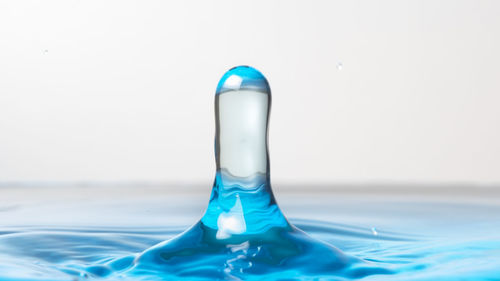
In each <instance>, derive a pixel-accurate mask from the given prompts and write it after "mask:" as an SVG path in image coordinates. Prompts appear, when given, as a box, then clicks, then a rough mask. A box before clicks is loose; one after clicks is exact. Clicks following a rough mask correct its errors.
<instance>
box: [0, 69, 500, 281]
mask: <svg viewBox="0 0 500 281" xmlns="http://www.w3.org/2000/svg"><path fill="white" fill-rule="evenodd" d="M270 108H271V90H270V87H269V83H268V81H267V80H266V78H265V77H264V76H263V75H262V74H261V73H260V72H259V71H257V70H256V69H254V68H251V67H248V66H240V67H236V68H232V69H231V70H229V71H228V72H227V73H226V74H224V75H223V77H222V78H221V81H220V82H219V84H218V86H217V91H216V95H215V125H216V137H215V162H216V175H215V181H214V184H213V188H212V193H211V195H210V200H209V203H208V206H207V207H206V210H205V212H204V214H203V215H202V216H201V219H199V221H197V222H196V223H194V224H193V225H191V226H189V227H187V226H185V225H183V226H182V227H178V226H177V225H176V224H174V221H175V220H173V221H172V222H170V221H169V220H168V219H167V217H168V216H167V215H166V213H164V212H162V211H159V210H162V207H163V206H164V205H165V204H167V201H168V200H165V201H161V202H158V201H155V200H153V198H156V197H154V196H151V195H149V194H148V195H144V193H142V191H144V189H143V187H140V186H139V187H137V189H136V190H129V192H130V193H129V197H127V196H125V198H126V199H127V200H126V203H123V202H122V205H121V208H122V211H124V212H123V213H122V212H120V211H118V210H116V209H114V208H113V207H112V206H111V205H110V204H111V203H113V202H117V201H120V200H119V198H118V197H117V196H116V195H118V194H120V193H123V192H124V191H123V190H120V189H118V188H114V189H113V188H111V190H109V189H108V191H111V194H112V195H113V196H111V197H109V198H107V199H106V200H104V201H103V202H104V206H100V207H99V208H95V206H92V204H91V203H92V202H94V200H95V199H96V198H101V199H104V198H105V197H106V196H105V194H103V192H104V189H99V188H98V187H94V188H92V189H90V197H88V196H87V197H88V198H90V202H87V201H85V202H84V204H83V205H81V206H80V208H79V209H78V211H76V210H74V209H73V210H71V208H72V207H74V206H75V203H78V201H77V202H70V201H71V200H68V196H69V197H71V194H75V193H77V194H78V192H80V195H82V190H81V189H80V190H76V189H75V188H71V187H67V188H66V189H61V190H58V192H57V193H56V196H47V195H46V194H45V193H46V192H48V191H50V189H39V190H36V189H33V188H31V189H30V188H28V189H25V190H21V191H24V192H26V194H24V193H23V194H22V195H21V196H18V197H15V196H14V200H11V201H5V202H10V204H11V205H7V206H3V208H2V209H0V212H2V213H5V215H3V216H2V217H3V218H4V219H5V220H6V221H7V222H9V221H10V223H6V222H4V223H3V224H2V228H1V229H0V278H1V279H2V280H84V279H98V278H101V279H102V278H105V279H107V280H119V279H121V280H178V279H186V280H358V279H363V280H500V279H499V276H500V239H499V234H498V230H500V226H499V217H500V216H498V215H492V214H499V212H498V205H497V203H498V201H494V200H493V202H492V201H491V195H492V194H496V193H495V192H493V193H492V194H489V195H490V196H489V197H488V196H484V194H483V197H479V199H481V200H480V203H476V205H475V208H476V210H474V212H473V211H472V210H467V207H468V204H469V205H470V202H468V201H465V202H461V201H456V200H455V201H452V202H461V203H460V204H459V206H460V207H463V208H459V209H456V208H451V209H447V210H446V211H450V210H453V211H452V213H451V214H452V217H451V218H452V221H453V220H456V219H458V222H459V223H456V221H455V223H450V222H449V221H448V220H450V217H449V216H448V215H447V214H446V213H441V212H440V211H442V209H440V208H442V207H443V206H449V201H447V200H443V198H442V197H438V198H440V200H441V201H440V203H441V205H434V206H433V205H432V200H436V197H435V196H430V197H425V198H423V199H422V198H421V199H420V200H416V199H415V198H414V197H409V198H408V197H404V196H403V197H402V198H399V200H402V201H393V202H385V201H384V200H386V199H384V200H380V198H371V197H373V193H372V194H371V196H368V195H366V194H364V193H361V194H354V199H355V200H354V204H352V205H346V206H345V208H344V209H342V210H343V211H344V212H345V211H346V210H349V209H352V208H353V207H355V209H352V210H351V212H349V213H347V216H339V215H338V214H337V213H335V212H332V211H333V210H335V207H338V206H339V205H342V203H343V204H344V205H345V202H346V201H348V200H347V199H349V197H347V198H343V201H340V202H339V201H338V198H336V196H339V194H337V193H334V192H333V193H331V190H330V189H326V191H328V192H326V193H325V190H316V191H314V190H313V189H309V190H310V193H301V198H300V200H299V201H300V204H298V205H297V206H296V207H295V208H294V209H293V210H297V211H299V212H298V214H299V216H304V215H308V214H309V216H307V219H305V220H304V219H303V220H298V219H297V220H291V221H289V220H288V219H287V218H286V217H285V215H284V213H283V212H282V211H281V209H280V207H279V206H278V204H277V202H276V199H275V197H274V194H273V190H272V188H271V180H270V162H269V157H268V154H269V149H268V145H267V142H268V124H269V112H270ZM169 190H170V191H171V192H175V191H176V190H178V189H177V187H175V186H173V187H170V188H169ZM301 190H308V189H307V186H304V187H302V188H301ZM2 191H3V193H4V195H5V196H7V197H8V196H12V195H10V194H9V193H12V192H14V193H15V192H19V190H13V189H12V188H11V189H9V188H6V189H4V190H2ZM85 191H87V192H88V191H89V190H84V191H83V194H85ZM352 191H353V190H350V192H352ZM397 191H398V192H401V190H397ZM409 191H411V192H413V193H415V192H418V191H420V190H419V189H410V190H409ZM457 191H458V189H455V190H453V192H457ZM393 192H395V191H393ZM467 192H470V191H469V190H467ZM467 192H465V193H467ZM42 194H43V196H42V199H40V195H42ZM161 194H162V195H163V196H167V195H168V194H169V193H168V192H165V191H164V193H161ZM376 194H378V193H376ZM383 194H384V195H386V196H387V198H390V197H391V196H393V194H392V193H391V192H388V191H387V190H385V191H384V193H383ZM417 194H418V193H417ZM431 194H432V193H431ZM185 195H187V197H185V198H181V197H180V196H176V195H170V196H171V197H172V198H170V204H172V203H173V206H172V207H170V212H173V214H171V216H172V217H174V218H176V219H179V218H181V217H182V216H183V215H179V214H178V213H175V212H181V214H182V213H183V208H182V207H183V206H184V205H185V204H186V205H189V204H190V203H191V201H193V198H194V197H195V194H194V192H193V193H187V194H185ZM352 195H353V194H351V196H352ZM379 195H380V194H379ZM344 196H345V195H344ZM485 197H486V198H488V199H489V201H488V200H484V198H485ZM76 198H78V199H81V198H82V197H81V196H77V197H76ZM384 198H385V197H384ZM445 198H446V197H445ZM28 199H30V200H28ZM363 199H365V200H366V199H368V200H373V201H374V202H382V203H383V204H384V205H382V206H383V207H392V208H395V210H394V213H389V216H388V218H391V219H392V220H391V221H384V219H385V220H386V219H387V218H386V217H385V216H386V215H387V214H383V212H381V213H379V214H377V213H376V209H372V208H370V206H373V202H371V201H369V202H365V204H360V203H359V201H361V202H363ZM408 199H414V201H408ZM26 200H28V201H26ZM40 200H42V201H40ZM122 200H123V199H122ZM172 200H173V201H172ZM325 200H326V201H325ZM351 200H352V198H351ZM377 200H378V201H377ZM61 202H62V203H61ZM400 202H406V205H403V206H399V205H398V204H400ZM40 203H42V204H40ZM44 203H45V206H44ZM339 203H341V204H339ZM58 204H59V205H58ZM308 204H312V205H309V206H308ZM412 204H413V205H412ZM415 204H416V206H417V208H415ZM419 204H420V205H419ZM429 204H430V206H429ZM76 205H78V204H76ZM484 206H486V208H484ZM0 207H1V206H0ZM58 207H59V209H58ZM152 207H155V208H156V212H155V211H154V210H155V208H153V209H152ZM319 207H323V208H326V210H321V211H320V210H318V208H319ZM420 207H421V208H420ZM51 208H52V209H51ZM54 208H55V209H54ZM1 210H3V211H1ZM82 210H84V212H83V213H84V214H87V218H88V214H89V213H88V210H93V211H94V212H95V213H94V215H95V216H94V217H93V219H91V220H90V222H91V224H83V221H84V220H83V221H82V218H81V217H79V216H78V213H80V214H81V213H82ZM382 210H383V209H382ZM415 210H418V211H420V212H421V213H423V214H425V215H421V216H420V217H419V218H420V219H424V221H425V220H426V221H427V223H428V224H427V225H425V224H424V227H422V225H420V226H419V225H418V224H417V225H413V224H411V223H409V221H408V220H409V219H410V220H411V216H407V213H406V212H409V211H410V212H411V211H415ZM457 210H459V211H457ZM477 210H480V211H479V212H477ZM359 211H362V212H364V213H365V214H369V215H370V217H372V218H373V215H374V214H375V215H376V216H375V217H374V218H375V219H374V220H373V221H369V220H368V221H366V219H365V220H362V221H365V224H363V223H362V221H359V220H358V219H359V217H356V216H355V215H356V214H357V213H359ZM112 212H114V213H115V215H111V216H112V217H113V216H114V217H115V218H117V217H116V213H118V214H120V215H121V216H118V218H119V219H118V222H116V221H114V222H113V224H115V227H109V226H107V227H106V226H105V225H106V219H105V218H106V216H109V215H110V213H112ZM473 213H476V214H479V215H480V216H474V217H470V214H473ZM54 214H57V215H55V217H57V216H58V215H59V216H60V214H63V216H62V218H63V219H62V221H63V222H64V223H62V224H61V225H60V226H59V227H57V226H56V224H54V222H55V221H56V220H54ZM325 215H326V216H327V217H326V218H327V220H320V219H319V218H321V217H323V216H325ZM151 217H153V218H160V220H154V219H153V220H151ZM484 217H487V219H486V220H484ZM33 218H35V220H37V218H45V223H40V222H39V224H30V223H29V221H30V220H33ZM342 220H346V221H347V223H341V221H342ZM42 221H43V219H42ZM148 221H149V222H151V223H149V224H148V223H147V222H148ZM191 221H196V219H192V220H191ZM120 222H121V223H120ZM182 222H183V223H186V221H182ZM366 222H368V224H366ZM478 222H479V223H478ZM484 222H486V223H484ZM40 225H45V226H44V227H41V226H40ZM47 225H52V227H48V226H47ZM446 225H447V226H446ZM448 228H450V229H448ZM184 229H185V230H184ZM436 230H447V231H443V232H440V231H438V232H436ZM450 230H451V231H450ZM457 231H458V232H457Z"/></svg>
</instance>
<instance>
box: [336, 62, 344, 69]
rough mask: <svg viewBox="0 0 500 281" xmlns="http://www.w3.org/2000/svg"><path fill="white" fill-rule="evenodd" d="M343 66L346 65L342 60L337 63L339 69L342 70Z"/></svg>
mask: <svg viewBox="0 0 500 281" xmlns="http://www.w3.org/2000/svg"><path fill="white" fill-rule="evenodd" d="M343 67H344V64H342V63H341V62H338V63H337V69H338V70H342V68H343Z"/></svg>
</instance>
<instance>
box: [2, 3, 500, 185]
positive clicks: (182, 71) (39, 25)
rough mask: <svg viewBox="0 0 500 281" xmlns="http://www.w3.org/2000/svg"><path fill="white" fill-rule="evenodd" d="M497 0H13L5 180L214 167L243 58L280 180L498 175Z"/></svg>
mask: <svg viewBox="0 0 500 281" xmlns="http://www.w3.org/2000/svg"><path fill="white" fill-rule="evenodd" d="M499 14H500V2H499V1H476V0H471V1H205V0H203V1H202V0H198V1H90V0H85V1H67V0H64V1H2V2H0V182H2V181H3V182H5V181H128V180H138V181H175V182H202V181H203V182H205V181H211V180H212V177H213V173H214V170H215V163H214V160H213V134H214V128H213V127H214V117H213V114H214V113H213V95H214V91H215V87H216V85H217V82H218V79H219V78H220V77H221V76H222V74H223V73H224V72H225V71H226V70H227V69H229V68H230V67H232V66H235V65H240V64H248V65H252V66H254V67H256V68H258V69H259V70H261V71H262V72H263V73H264V75H266V76H267V78H268V80H269V82H270V84H271V88H272V90H273V108H272V114H271V131H270V145H271V147H270V149H271V170H272V174H273V180H275V181H280V182H306V181H309V182H319V183H325V182H386V181H403V182H426V183H428V182H431V183H435V182H474V183H481V184H488V183H498V182H500V52H499V50H500V17H499V16H498V15H499Z"/></svg>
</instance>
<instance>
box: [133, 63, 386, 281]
mask: <svg viewBox="0 0 500 281" xmlns="http://www.w3.org/2000/svg"><path fill="white" fill-rule="evenodd" d="M270 105H271V91H270V88H269V84H268V82H267V80H266V79H265V77H264V76H263V75H262V74H261V73H260V72H258V71H257V70H255V69H254V68H251V67H248V66H240V67H236V68H233V69H231V70H229V71H228V72H227V73H226V74H225V75H224V76H223V77H222V79H221V82H220V83H219V86H218V88H217V93H216V97H215V117H216V118H215V119H216V138H215V154H216V163H217V171H216V176H215V183H214V186H213V190H212V195H211V198H210V203H209V205H208V208H207V210H206V212H205V215H204V216H203V217H202V219H201V220H200V221H199V222H198V223H196V224H195V225H194V226H192V227H191V228H190V229H188V230H187V231H185V232H184V233H182V234H180V235H179V236H177V237H175V238H173V239H171V240H169V241H165V242H163V243H160V244H158V245H156V246H154V247H152V248H150V249H148V250H146V251H145V252H143V253H142V254H140V255H139V256H138V257H137V258H136V259H134V261H133V263H132V264H130V266H127V268H125V269H124V270H125V274H126V275H127V276H131V275H133V276H141V275H142V276H144V274H146V275H148V274H151V273H154V274H155V275H156V279H158V278H164V279H175V278H179V277H189V279H191V280H192V279H193V278H201V279H203V278H207V279H231V280H238V279H245V280H248V279H252V278H254V279H263V278H264V279H269V278H272V279H274V278H278V277H279V278H285V279H286V278H297V277H300V276H302V277H304V278H305V277H306V276H309V277H313V276H321V275H324V276H328V275H330V276H331V275H332V274H336V275H338V276H339V277H340V276H343V277H362V276H366V275H370V274H380V273H389V271H388V270H385V269H382V268H375V267H373V268H372V267H369V266H367V265H366V264H364V263H363V262H362V261H360V260H358V259H355V258H351V257H347V256H345V255H344V254H342V253H341V252H340V251H339V250H338V249H336V248H334V247H332V246H330V245H327V244H325V243H323V242H320V241H317V240H314V239H312V238H310V237H309V236H307V235H306V234H305V233H304V232H302V231H301V230H299V229H297V228H295V227H294V226H292V225H291V224H289V222H288V221H287V220H286V218H285V217H284V216H283V214H282V213H281V211H280V209H279V208H278V206H277V204H276V201H275V199H274V196H273V194H272V190H271V185H270V169H269V159H268V148H267V132H268V118H269V110H270ZM302 277H301V278H302Z"/></svg>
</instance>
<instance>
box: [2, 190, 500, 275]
mask: <svg viewBox="0 0 500 281" xmlns="http://www.w3.org/2000/svg"><path fill="white" fill-rule="evenodd" d="M277 187H279V190H278V191H281V192H278V194H277V198H278V201H279V203H280V206H281V208H282V209H283V213H286V214H288V217H289V221H290V223H292V224H293V225H295V226H296V227H297V228H299V229H301V230H303V231H305V232H306V233H307V234H308V235H310V236H311V237H312V238H314V239H317V240H321V241H323V242H325V243H328V244H330V245H334V246H335V247H337V248H338V250H340V251H341V252H342V254H343V255H346V256H348V257H353V258H355V259H356V260H357V263H355V264H356V266H360V267H367V268H378V269H383V270H389V271H390V274H386V273H384V274H371V275H367V276H366V277H364V278H363V279H362V280H398V281H403V280H404V281H406V280H428V281H431V280H478V281H481V280H499V276H500V197H499V192H498V191H495V190H487V189H486V190H482V189H476V188H474V187H470V188H468V189H460V188H457V190H455V191H454V189H450V190H445V191H443V192H439V193H436V192H434V191H432V190H428V189H426V188H425V187H422V188H421V187H418V186H417V187H408V186H404V185H402V186H397V187H396V188H394V189H389V190H385V189H381V190H376V191H370V190H371V188H370V187H369V186H368V187H367V188H366V189H362V190H361V191H352V192H351V191H350V189H351V188H350V187H348V188H345V189H343V188H342V189H339V188H336V187H335V186H333V187H331V186H326V187H325V188H324V189H322V190H319V191H318V189H317V188H315V187H309V188H308V192H307V193H304V192H301V191H297V190H296V189H294V188H293V187H290V186H287V185H284V186H280V185H277ZM186 189H187V190H186ZM172 190H184V192H182V193H178V192H177V193H176V192H172ZM97 195H98V196H97ZM208 195H209V193H208V192H207V190H206V187H205V188H203V187H200V188H196V189H188V188H186V187H185V186H181V185H172V186H160V187H147V186H140V185H139V186H133V187H123V186H119V187H113V186H97V187H60V188H59V187H57V188H56V187H54V188H52V187H48V188H27V187H26V188H0V198H2V199H1V200H2V201H0V202H1V203H0V224H1V225H0V280H79V279H80V280H86V279H94V278H95V279H97V280H100V279H102V278H104V280H114V279H118V280H162V279H161V276H162V275H163V274H164V272H165V268H161V267H159V268H153V267H149V268H148V270H147V271H145V272H141V273H139V272H138V271H134V270H132V271H127V270H129V269H130V268H131V265H132V264H133V260H132V258H136V257H139V256H140V255H141V253H148V251H149V250H148V249H151V247H154V246H155V245H162V244H161V243H163V241H166V240H168V239H171V238H172V237H175V236H176V235H178V234H180V233H182V232H183V231H185V230H186V229H187V228H189V227H190V225H189V222H195V221H196V220H197V219H199V218H200V216H201V215H202V214H203V212H204V209H205V208H206V198H207V196H208ZM54 198H57V199H54ZM231 247H232V249H233V250H234V252H231V253H230V254H229V255H228V256H227V259H226V260H225V261H226V262H228V263H227V264H228V265H227V266H228V267H229V265H232V266H233V268H232V274H231V275H229V274H228V275H227V276H226V275H225V276H224V278H225V279H231V278H232V277H230V276H234V275H236V276H238V271H239V269H240V268H242V270H243V272H245V271H246V268H247V267H248V264H245V263H243V262H242V261H241V260H235V262H233V261H232V259H231V258H230V257H232V258H234V257H238V255H242V256H246V255H248V254H249V253H252V252H251V251H250V249H246V247H245V244H243V245H240V246H239V247H238V246H231ZM231 247H230V248H228V249H231ZM160 248H161V247H160ZM249 248H250V247H249ZM156 249H158V246H156ZM229 251H231V250H229ZM334 252H335V251H334ZM130 257H132V258H130ZM240 257H241V256H240ZM217 258H221V257H220V256H219V257H217V256H216V257H214V260H206V262H205V266H207V267H208V269H210V265H211V263H210V261H212V262H214V263H215V262H216V260H217ZM324 259H325V257H324V256H313V257H310V258H307V260H305V261H304V262H303V264H302V265H300V266H298V268H296V269H295V270H294V269H290V271H289V272H284V271H279V272H276V274H277V278H276V279H278V280H279V279H280V278H281V279H282V280H283V279H285V280H286V279H288V280H290V279H298V280H310V279H313V278H312V277H311V275H312V274H310V275H309V278H306V277H305V275H303V274H302V273H301V272H300V270H301V268H302V267H307V266H308V265H309V264H314V263H316V262H317V261H321V260H324ZM221 260H223V258H221ZM359 261H361V262H359ZM193 262H195V261H193ZM178 266H182V265H181V264H179V265H178ZM121 267H122V268H121ZM221 269H222V270H224V269H225V266H224V265H222V266H221ZM166 270H168V269H166ZM370 272H371V271H370ZM178 273H180V272H178ZM122 275H123V276H125V277H120V276H122ZM79 276H82V277H79ZM83 276H88V278H85V277H83ZM100 276H103V277H100ZM131 276H134V278H131ZM267 276H273V274H271V273H268V275H267ZM291 276H293V277H291ZM315 276H317V277H320V276H321V277H324V280H357V277H356V276H352V275H351V276H346V275H345V274H343V272H339V271H338V270H332V271H328V270H325V271H324V272H322V274H317V275H315ZM248 277H249V276H248V275H245V277H244V278H240V279H248ZM173 279H179V278H173ZM185 279H186V280H193V278H191V277H186V278H185ZM256 279H259V278H258V277H257V278H256ZM264 279H265V278H264ZM313 280H314V279H313ZM320 280H321V279H320Z"/></svg>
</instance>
